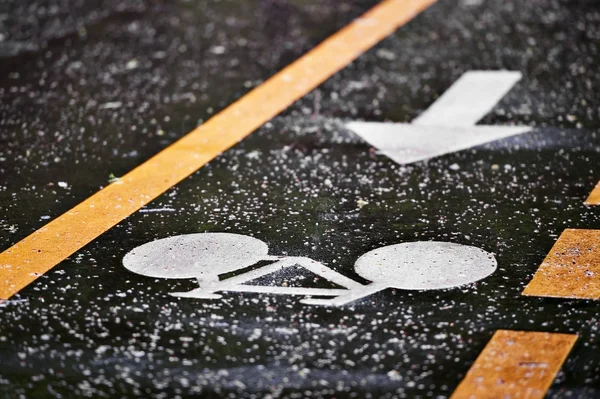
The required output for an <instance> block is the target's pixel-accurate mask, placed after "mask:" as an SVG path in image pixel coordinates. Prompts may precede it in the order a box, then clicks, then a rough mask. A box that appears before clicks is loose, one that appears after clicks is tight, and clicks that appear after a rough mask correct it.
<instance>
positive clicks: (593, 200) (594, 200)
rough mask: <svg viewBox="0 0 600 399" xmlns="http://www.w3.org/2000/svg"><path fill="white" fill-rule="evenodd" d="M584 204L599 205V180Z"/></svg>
mask: <svg viewBox="0 0 600 399" xmlns="http://www.w3.org/2000/svg"><path fill="white" fill-rule="evenodd" d="M585 204H586V205H600V182H598V184H596V187H594V189H593V190H592V192H591V194H590V196H589V197H588V199H587V200H586V201H585Z"/></svg>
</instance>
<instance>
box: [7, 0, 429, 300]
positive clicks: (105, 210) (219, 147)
mask: <svg viewBox="0 0 600 399" xmlns="http://www.w3.org/2000/svg"><path fill="white" fill-rule="evenodd" d="M435 1H436V0H387V1H384V2H382V3H380V4H378V5H377V6H375V7H373V8H372V9H371V10H369V11H368V12H367V13H365V14H364V15H363V16H361V17H360V18H358V19H357V20H355V21H354V22H352V23H351V24H350V25H348V26H347V27H345V28H343V29H342V30H340V31H339V32H337V33H335V34H334V35H332V36H331V37H329V38H328V39H327V40H325V41H324V42H323V43H321V44H320V45H318V46H317V47H315V48H314V49H313V50H311V51H310V52H309V53H307V54H306V55H304V56H303V57H302V58H300V59H298V60H297V61H296V62H294V63H293V64H291V65H289V66H288V67H286V68H285V69H283V70H282V71H281V72H279V73H277V74H276V75H275V76H273V77H272V78H271V79H269V80H268V81H266V82H265V83H263V84H262V85H261V86H259V87H257V88H256V89H254V90H252V91H251V92H250V93H248V94H247V95H246V96H244V97H242V98H241V99H240V100H238V101H237V102H235V103H233V104H232V105H230V106H229V107H228V108H226V109H225V110H223V111H222V112H221V113H219V114H218V115H216V116H214V117H213V118H212V119H210V120H209V121H207V122H206V123H204V124H203V125H201V126H200V127H198V128H196V129H194V130H193V131H192V132H190V133H188V134H187V135H186V136H184V137H183V138H182V139H180V140H179V141H177V142H175V143H174V144H172V145H171V146H169V147H167V148H165V149H164V150H163V151H161V152H160V153H158V154H157V155H156V156H154V157H153V158H151V159H149V160H148V161H146V162H145V163H143V164H142V165H140V166H138V167H137V168H136V169H134V170H133V171H131V172H129V173H128V174H127V175H125V176H124V177H123V178H122V179H121V181H120V182H118V183H114V184H111V185H110V186H108V187H106V188H105V189H103V190H101V191H99V192H98V193H96V194H94V195H93V196H91V197H90V198H88V199H87V200H85V201H83V202H82V203H81V204H79V205H77V206H76V207H75V208H73V209H71V210H70V211H68V212H67V213H65V214H63V215H61V216H60V217H58V218H57V219H55V220H53V221H52V222H50V223H48V224H47V225H46V226H44V227H43V228H41V229H39V230H38V231H36V232H35V233H33V234H31V235H30V236H29V237H27V238H25V239H23V240H22V241H20V242H19V243H17V244H16V245H14V246H13V247H11V248H9V249H8V250H6V251H5V252H3V253H1V254H0V299H7V298H9V297H10V296H12V295H14V294H15V293H17V292H18V291H19V290H21V289H22V288H23V287H25V286H26V285H28V284H29V283H31V282H32V281H34V280H35V279H36V278H37V277H38V276H39V275H41V274H43V273H46V272H47V271H48V270H50V269H51V268H52V267H54V266H55V265H57V264H58V263H60V262H61V261H63V260H64V259H65V258H66V257H68V256H69V255H71V254H73V253H74V252H76V251H78V250H79V249H81V248H82V247H83V246H85V245H86V244H88V243H89V242H91V241H92V240H94V239H95V238H96V237H98V236H99V235H100V234H102V233H103V232H105V231H106V230H108V229H110V228H111V227H113V226H114V225H115V224H117V223H119V222H120V221H122V220H123V219H125V218H126V217H127V216H129V215H131V214H132V213H134V212H135V211H137V210H138V209H140V208H141V207H142V206H144V205H146V204H147V203H149V202H150V201H152V200H153V199H154V198H156V197H157V196H159V195H160V194H162V193H163V192H165V191H166V190H168V189H169V188H171V187H173V186H174V185H175V184H177V183H178V182H180V181H181V180H183V179H185V178H186V177H187V176H189V175H190V174H192V173H194V172H195V171H196V170H198V169H199V168H201V167H202V166H203V165H205V164H206V163H208V162H209V161H211V160H212V159H214V158H215V157H216V156H217V155H219V154H220V153H222V152H223V151H225V150H227V149H228V148H230V147H232V146H234V145H235V144H236V143H238V142H239V141H240V140H242V139H243V138H244V137H246V136H248V135H249V134H250V133H252V132H253V131H254V130H256V129H257V128H258V127H260V126H261V125H263V124H264V123H265V122H267V121H269V120H270V119H271V118H273V117H274V116H276V115H277V114H278V113H280V112H281V111H283V110H284V109H285V108H287V107H288V106H289V105H290V104H292V103H293V102H294V101H296V100H298V99H299V98H301V97H303V96H304V95H306V94H307V93H308V92H310V91H311V90H313V89H314V88H316V87H317V86H318V85H319V84H321V83H323V82H324V81H325V80H327V79H328V78H329V77H331V76H332V75H333V74H335V73H336V72H338V71H339V70H340V69H342V68H344V67H345V66H347V65H348V64H349V63H350V62H352V61H353V60H354V59H356V58H357V57H358V56H359V55H361V54H362V53H364V52H365V51H366V50H368V49H369V48H371V47H372V46H374V45H375V44H377V43H378V42H379V41H380V40H382V39H383V38H384V37H386V36H388V35H389V34H391V33H392V32H393V31H394V30H396V29H397V28H398V27H399V26H401V25H403V24H405V23H406V22H408V21H410V20H411V19H412V18H414V17H415V16H416V15H417V14H419V13H420V12H421V11H423V10H424V9H426V8H427V7H428V6H430V5H431V4H433V3H434V2H435Z"/></svg>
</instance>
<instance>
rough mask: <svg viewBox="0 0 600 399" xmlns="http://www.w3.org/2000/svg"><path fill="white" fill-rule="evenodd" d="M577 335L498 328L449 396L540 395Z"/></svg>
mask: <svg viewBox="0 0 600 399" xmlns="http://www.w3.org/2000/svg"><path fill="white" fill-rule="evenodd" d="M576 340H577V335H571V334H555V333H544V332H535V331H534V332H530V331H510V330H498V331H496V333H495V334H494V336H493V337H492V339H491V340H490V342H488V344H487V345H486V347H485V348H484V349H483V351H482V352H481V354H480V355H479V357H478V358H477V360H476V361H475V363H473V366H471V369H470V370H469V372H468V373H467V375H466V376H465V378H464V379H463V380H462V382H461V383H460V385H459V386H458V387H457V388H456V390H455V391H454V393H453V394H452V396H451V397H450V399H498V398H521V399H542V398H543V397H544V396H545V395H546V391H547V390H548V388H550V385H552V381H553V380H554V377H555V376H556V373H558V371H559V370H560V367H561V366H562V364H563V362H564V361H565V359H566V358H567V356H568V355H569V352H570V351H571V348H572V347H573V345H574V344H575V341H576Z"/></svg>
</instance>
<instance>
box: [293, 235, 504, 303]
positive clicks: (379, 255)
mask: <svg viewBox="0 0 600 399" xmlns="http://www.w3.org/2000/svg"><path fill="white" fill-rule="evenodd" d="M496 267H497V262H496V259H495V258H494V255H492V254H491V253H489V252H486V251H484V250H482V249H479V248H476V247H472V246H468V245H460V244H454V243H450V242H438V241H417V242H408V243H402V244H396V245H390V246H387V247H383V248H378V249H375V250H373V251H370V252H368V253H366V254H364V255H363V256H361V257H360V258H358V260H357V261H356V264H355V265H354V269H355V271H356V273H357V274H358V275H360V276H361V277H363V278H365V279H367V280H370V281H372V282H373V283H372V284H369V285H366V286H361V288H357V289H353V290H351V292H348V294H347V295H340V296H338V297H337V298H334V299H304V300H302V301H301V302H302V303H305V304H312V305H327V306H342V305H345V304H347V303H349V302H353V301H356V300H358V299H360V298H364V297H366V296H369V295H371V294H374V293H376V292H378V291H382V290H385V289H387V288H397V289H401V290H435V289H443V288H453V287H458V286H461V285H465V284H470V283H474V282H475V281H479V280H481V279H483V278H485V277H487V276H489V275H490V274H492V273H493V272H494V271H495V270H496Z"/></svg>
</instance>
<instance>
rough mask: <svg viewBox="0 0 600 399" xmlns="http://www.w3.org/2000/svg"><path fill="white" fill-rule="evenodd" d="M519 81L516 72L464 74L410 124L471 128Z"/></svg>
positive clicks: (520, 76) (519, 78) (470, 72)
mask: <svg viewBox="0 0 600 399" xmlns="http://www.w3.org/2000/svg"><path fill="white" fill-rule="evenodd" d="M521 78H522V75H521V72H516V71H469V72H466V73H464V74H463V75H462V76H461V77H460V78H458V80H457V81H456V82H454V84H453V85H452V86H450V88H449V89H448V90H446V92H445V93H444V94H442V96H441V97H440V98H438V99H437V100H436V101H435V102H434V103H433V104H432V105H431V106H430V107H429V108H427V110H426V111H425V112H423V113H422V114H421V115H419V116H418V117H417V118H415V120H413V122H412V124H413V125H422V126H457V127H458V126H463V127H469V126H475V124H477V122H479V120H480V119H481V118H483V117H484V116H485V115H486V114H487V113H488V112H490V111H491V110H492V108H494V106H495V105H496V104H498V102H499V101H500V100H502V97H504V96H505V95H506V94H507V93H508V92H509V91H510V90H511V89H512V88H513V86H514V85H516V84H517V82H518V81H519V80H521Z"/></svg>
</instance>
